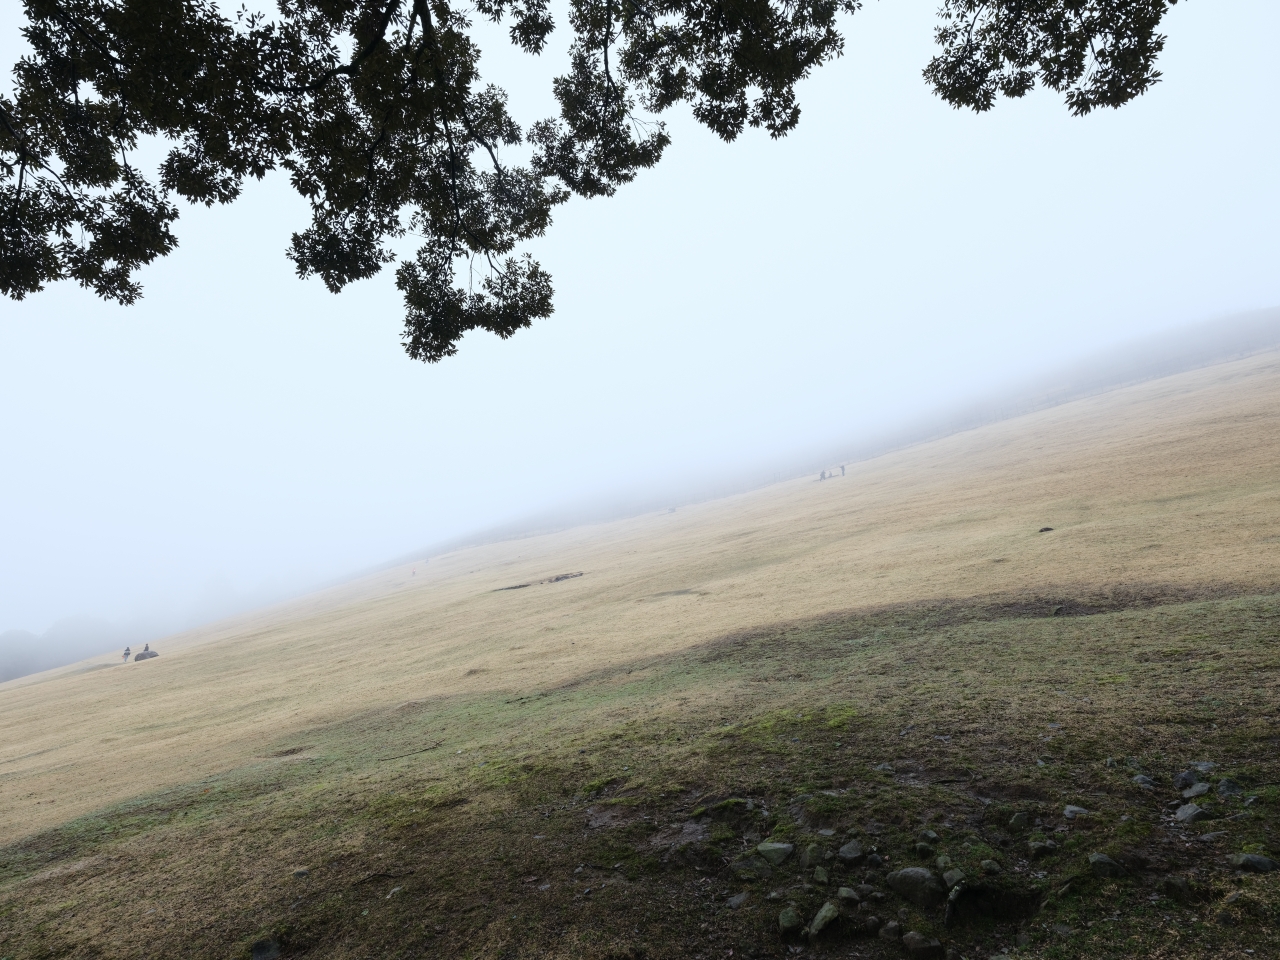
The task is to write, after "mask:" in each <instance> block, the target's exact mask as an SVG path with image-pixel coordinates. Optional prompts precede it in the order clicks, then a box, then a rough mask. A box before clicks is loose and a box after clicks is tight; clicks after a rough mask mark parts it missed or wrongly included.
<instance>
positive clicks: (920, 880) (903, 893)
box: [885, 867, 947, 907]
mask: <svg viewBox="0 0 1280 960" xmlns="http://www.w3.org/2000/svg"><path fill="white" fill-rule="evenodd" d="M885 883H887V884H888V885H889V888H890V889H891V890H892V891H893V892H894V893H896V894H897V895H898V896H900V897H902V899H904V900H910V901H911V902H912V903H914V904H915V905H916V906H918V907H936V906H937V905H938V904H940V903H942V901H943V900H945V899H946V898H947V888H946V887H945V886H943V883H942V881H941V880H940V879H938V875H937V874H936V873H934V872H933V871H932V870H929V869H927V868H925V867H906V868H905V869H902V870H895V871H894V872H893V873H891V874H889V876H888V877H886V878H885Z"/></svg>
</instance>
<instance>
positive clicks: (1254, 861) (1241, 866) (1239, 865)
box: [1227, 853, 1280, 873]
mask: <svg viewBox="0 0 1280 960" xmlns="http://www.w3.org/2000/svg"><path fill="white" fill-rule="evenodd" d="M1227 862H1228V863H1229V864H1231V865H1232V866H1233V867H1235V868H1236V869H1237V870H1247V871H1249V872H1250V873H1270V872H1271V871H1272V870H1274V869H1276V867H1277V866H1280V864H1277V863H1276V862H1275V861H1274V860H1272V859H1271V858H1270V857H1264V856H1262V855H1261V854H1259V853H1233V854H1232V855H1231V856H1229V857H1227Z"/></svg>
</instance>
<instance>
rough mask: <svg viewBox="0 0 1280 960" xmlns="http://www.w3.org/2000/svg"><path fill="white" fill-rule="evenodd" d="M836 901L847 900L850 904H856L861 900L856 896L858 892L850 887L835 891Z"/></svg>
mask: <svg viewBox="0 0 1280 960" xmlns="http://www.w3.org/2000/svg"><path fill="white" fill-rule="evenodd" d="M836 899H837V900H848V901H849V902H850V903H857V902H858V901H860V900H861V899H862V898H861V897H860V896H858V891H857V890H854V889H853V888H852V887H841V888H840V889H839V890H837V891H836Z"/></svg>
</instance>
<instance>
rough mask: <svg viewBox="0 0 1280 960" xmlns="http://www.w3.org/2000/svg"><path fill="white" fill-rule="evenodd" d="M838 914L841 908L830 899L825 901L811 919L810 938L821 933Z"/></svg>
mask: <svg viewBox="0 0 1280 960" xmlns="http://www.w3.org/2000/svg"><path fill="white" fill-rule="evenodd" d="M838 916H840V910H839V908H837V907H836V905H835V904H834V903H832V902H831V901H830V900H828V901H827V902H826V903H824V904H823V905H822V906H821V908H819V910H818V912H817V913H816V914H815V915H814V917H813V919H812V920H810V921H809V939H810V940H812V939H813V938H814V937H816V936H817V935H818V934H820V933H821V932H822V931H823V930H825V929H826V928H827V926H828V925H829V924H830V923H831V921H832V920H835V919H836V918H837V917H838Z"/></svg>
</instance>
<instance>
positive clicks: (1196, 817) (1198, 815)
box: [1174, 803, 1209, 823]
mask: <svg viewBox="0 0 1280 960" xmlns="http://www.w3.org/2000/svg"><path fill="white" fill-rule="evenodd" d="M1174 816H1175V817H1177V818H1178V819H1179V820H1181V821H1182V822H1183V823H1199V822H1200V821H1201V820H1208V819H1209V811H1207V810H1204V809H1202V808H1200V807H1198V806H1196V805H1195V804H1194V803H1187V804H1183V805H1182V806H1180V807H1179V808H1178V811H1177V813H1175V814H1174Z"/></svg>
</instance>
